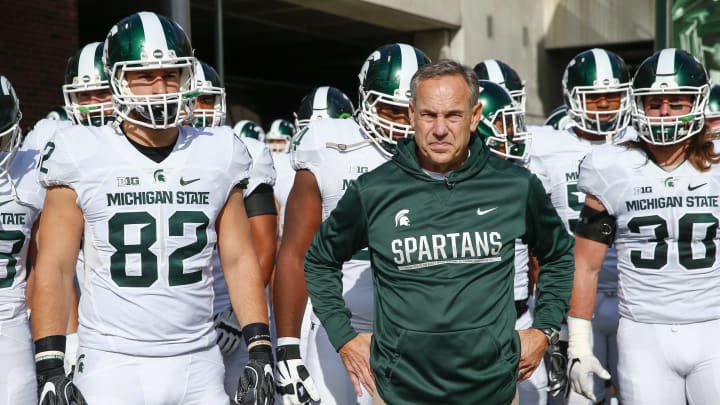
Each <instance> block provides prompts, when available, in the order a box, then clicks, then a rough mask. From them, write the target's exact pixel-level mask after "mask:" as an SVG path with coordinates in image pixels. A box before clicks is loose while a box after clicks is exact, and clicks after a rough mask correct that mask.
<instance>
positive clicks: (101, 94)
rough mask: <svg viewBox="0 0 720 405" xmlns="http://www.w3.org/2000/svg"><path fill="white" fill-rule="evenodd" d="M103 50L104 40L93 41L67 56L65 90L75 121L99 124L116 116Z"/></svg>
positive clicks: (68, 108)
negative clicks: (103, 62) (104, 65)
mask: <svg viewBox="0 0 720 405" xmlns="http://www.w3.org/2000/svg"><path fill="white" fill-rule="evenodd" d="M102 54H103V43H102V42H93V43H90V44H87V45H85V46H84V47H82V49H80V50H79V51H78V52H77V53H76V54H75V55H73V56H72V57H70V59H68V63H67V66H66V67H65V84H64V85H63V87H62V90H63V97H65V111H67V115H68V117H70V119H71V120H72V121H73V123H74V124H78V125H95V126H100V125H105V124H107V123H109V122H111V121H112V120H113V119H114V118H115V113H114V112H113V106H112V101H111V93H110V85H109V84H108V80H107V76H106V73H105V69H104V67H103V64H102Z"/></svg>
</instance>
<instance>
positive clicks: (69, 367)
mask: <svg viewBox="0 0 720 405" xmlns="http://www.w3.org/2000/svg"><path fill="white" fill-rule="evenodd" d="M79 344H80V342H79V341H78V335H77V333H70V334H68V335H66V336H65V375H67V376H69V377H70V379H72V375H73V373H74V372H75V365H76V364H77V352H78V345H79Z"/></svg>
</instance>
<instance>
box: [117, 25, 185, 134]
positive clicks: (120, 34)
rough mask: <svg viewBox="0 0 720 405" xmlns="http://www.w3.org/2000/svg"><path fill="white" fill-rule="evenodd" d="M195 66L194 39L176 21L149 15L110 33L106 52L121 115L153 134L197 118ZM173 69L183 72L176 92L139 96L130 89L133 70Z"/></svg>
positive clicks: (118, 113) (118, 27) (119, 114)
mask: <svg viewBox="0 0 720 405" xmlns="http://www.w3.org/2000/svg"><path fill="white" fill-rule="evenodd" d="M194 62H195V58H194V56H193V50H192V46H191V45H190V40H189V39H188V37H187V35H185V32H184V31H183V29H182V28H181V27H180V26H179V25H178V24H177V23H176V22H174V21H172V20H170V19H168V18H167V17H164V16H161V15H158V14H155V13H151V12H145V11H143V12H139V13H135V14H132V15H131V16H129V17H125V18H123V19H122V20H120V22H118V23H117V24H115V25H114V26H113V27H112V28H111V29H110V32H109V33H108V35H107V38H106V39H105V47H104V53H103V63H104V65H105V73H106V74H107V76H108V78H109V79H110V88H111V89H112V96H113V97H112V99H113V106H114V107H115V112H116V114H117V115H118V116H120V117H122V119H123V120H127V121H129V122H132V123H134V124H137V125H142V126H145V127H148V128H153V129H166V128H172V127H174V126H176V125H178V124H180V123H181V122H182V121H183V120H185V119H187V118H188V117H190V116H191V115H192V110H193V108H194V104H195V101H196V98H195V97H196V96H197V93H195V91H194V90H195V81H194V77H195V75H194V70H195V68H194ZM171 68H177V69H179V70H180V87H179V90H178V91H177V92H174V93H165V94H152V95H135V94H133V93H132V91H131V90H130V88H129V86H128V82H127V80H126V75H127V72H129V71H139V70H153V69H171ZM132 111H136V112H138V113H139V115H140V117H137V116H136V115H134V114H131V112H132Z"/></svg>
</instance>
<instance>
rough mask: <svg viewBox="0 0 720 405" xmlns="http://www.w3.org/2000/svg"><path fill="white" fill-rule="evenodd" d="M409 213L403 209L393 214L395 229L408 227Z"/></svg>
mask: <svg viewBox="0 0 720 405" xmlns="http://www.w3.org/2000/svg"><path fill="white" fill-rule="evenodd" d="M409 213H410V210H408V209H403V210H400V211H398V212H397V214H395V227H396V228H397V227H399V226H410V218H408V217H407V214H409Z"/></svg>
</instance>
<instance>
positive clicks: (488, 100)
mask: <svg viewBox="0 0 720 405" xmlns="http://www.w3.org/2000/svg"><path fill="white" fill-rule="evenodd" d="M478 84H479V85H480V98H479V101H480V104H482V117H481V119H480V122H479V123H478V126H477V131H478V133H479V134H480V136H481V137H482V138H483V139H484V140H485V144H487V146H488V147H489V148H490V151H492V152H493V153H495V154H496V155H498V156H500V157H502V158H505V159H511V160H516V161H521V162H525V161H527V159H528V156H529V155H530V139H531V138H530V133H529V132H527V130H526V129H525V114H524V113H523V111H522V109H521V108H520V106H519V105H518V104H517V103H516V102H515V100H514V99H513V98H512V96H511V95H510V93H509V92H508V91H507V90H506V89H505V88H504V87H502V86H501V85H499V84H497V83H495V82H492V81H490V80H480V81H479V82H478Z"/></svg>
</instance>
